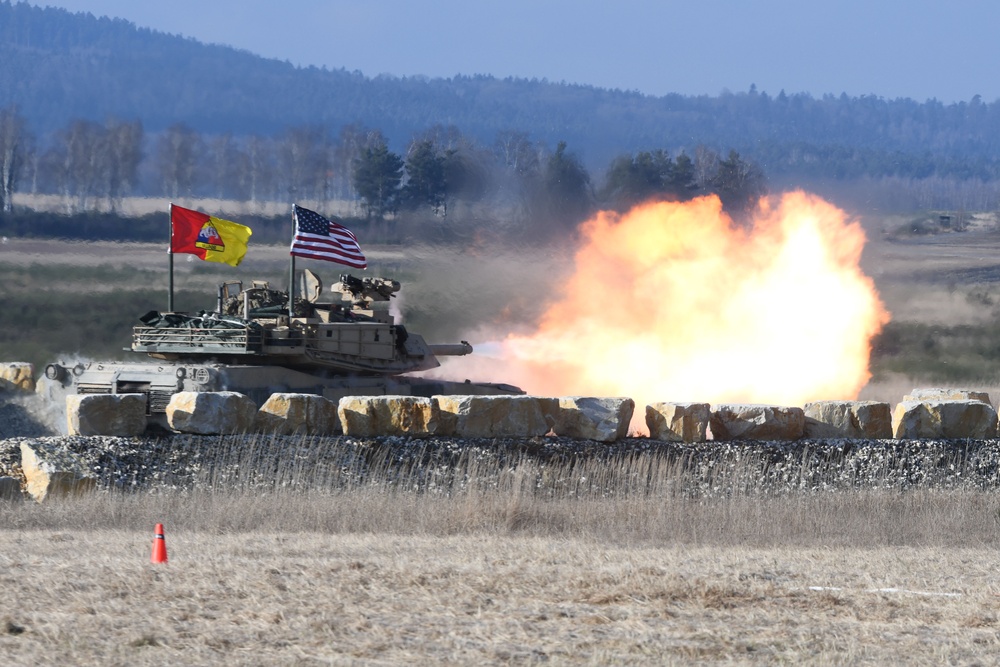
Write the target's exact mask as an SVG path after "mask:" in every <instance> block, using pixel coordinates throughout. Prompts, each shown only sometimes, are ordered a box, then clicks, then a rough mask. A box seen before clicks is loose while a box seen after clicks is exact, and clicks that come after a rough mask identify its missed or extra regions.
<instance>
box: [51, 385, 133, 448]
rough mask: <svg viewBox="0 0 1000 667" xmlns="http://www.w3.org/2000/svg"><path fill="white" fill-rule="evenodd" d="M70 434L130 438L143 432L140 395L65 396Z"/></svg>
mask: <svg viewBox="0 0 1000 667" xmlns="http://www.w3.org/2000/svg"><path fill="white" fill-rule="evenodd" d="M66 429H67V433H68V434H69V435H113V436H119V437H125V438H127V437H132V436H137V435H142V433H143V431H145V430H146V397H145V396H143V395H142V394H70V395H69V396H67V397H66Z"/></svg>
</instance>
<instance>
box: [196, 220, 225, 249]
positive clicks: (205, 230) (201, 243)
mask: <svg viewBox="0 0 1000 667" xmlns="http://www.w3.org/2000/svg"><path fill="white" fill-rule="evenodd" d="M194 245H195V247H196V248H204V249H205V250H215V251H216V252H222V251H223V250H225V249H226V244H225V243H223V241H222V236H221V235H220V234H219V230H217V229H216V228H215V225H213V224H212V223H211V222H206V223H205V224H204V225H202V226H201V231H199V232H198V238H197V239H196V240H195V242H194Z"/></svg>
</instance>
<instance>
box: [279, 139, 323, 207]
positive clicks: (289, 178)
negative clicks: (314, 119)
mask: <svg viewBox="0 0 1000 667" xmlns="http://www.w3.org/2000/svg"><path fill="white" fill-rule="evenodd" d="M328 143H329V142H328V141H327V139H326V133H325V132H324V131H323V128H321V127H319V126H316V125H301V126H298V127H292V128H289V129H288V130H287V131H286V132H285V134H284V136H283V137H282V139H281V140H280V141H279V143H278V164H279V166H280V173H281V175H282V178H283V181H284V182H283V184H282V185H283V189H284V190H285V191H286V192H287V193H288V196H289V197H290V199H291V200H292V201H294V200H296V199H300V198H311V199H322V198H323V193H324V192H325V190H326V187H325V185H324V183H325V180H326V172H327V168H328V167H327V159H328V157H327V150H326V147H327V144H328Z"/></svg>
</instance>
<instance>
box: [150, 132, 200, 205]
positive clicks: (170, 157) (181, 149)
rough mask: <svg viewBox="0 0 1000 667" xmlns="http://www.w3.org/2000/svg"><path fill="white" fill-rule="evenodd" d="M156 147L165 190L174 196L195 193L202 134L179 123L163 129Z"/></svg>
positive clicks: (161, 179)
mask: <svg viewBox="0 0 1000 667" xmlns="http://www.w3.org/2000/svg"><path fill="white" fill-rule="evenodd" d="M156 148H157V150H156V158H157V167H158V168H159V172H160V181H161V183H162V186H163V191H164V192H165V193H166V194H167V196H169V197H172V198H177V197H178V196H180V195H181V194H185V195H189V194H191V190H192V187H193V186H194V177H195V171H196V169H197V166H198V160H199V158H200V155H201V153H202V140H201V137H200V136H199V135H198V134H197V133H196V132H195V131H194V130H192V129H191V128H190V127H188V126H187V125H185V124H183V123H175V124H174V125H171V126H170V127H168V128H167V129H166V130H165V131H164V132H163V134H162V135H161V136H160V140H159V141H158V142H157V147H156Z"/></svg>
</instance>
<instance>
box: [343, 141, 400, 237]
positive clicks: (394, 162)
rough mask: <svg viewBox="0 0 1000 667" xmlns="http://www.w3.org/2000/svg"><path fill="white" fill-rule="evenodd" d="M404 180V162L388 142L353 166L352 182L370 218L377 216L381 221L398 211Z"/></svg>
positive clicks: (373, 148)
mask: <svg viewBox="0 0 1000 667" xmlns="http://www.w3.org/2000/svg"><path fill="white" fill-rule="evenodd" d="M402 180H403V159H402V158H401V157H399V156H398V155H396V154H395V153H393V152H391V151H390V150H389V147H388V146H387V145H386V144H385V142H380V143H378V144H376V145H374V146H369V147H367V148H365V149H364V151H363V152H362V153H361V156H360V157H359V158H358V159H357V160H356V161H355V163H354V175H353V181H354V189H355V191H357V193H358V196H359V197H360V198H361V200H362V202H363V203H364V206H365V214H366V216H367V217H368V218H371V217H372V215H375V216H376V217H378V218H380V219H381V218H384V217H385V216H386V215H387V214H389V213H395V212H396V208H397V205H398V201H399V185H400V182H401V181H402Z"/></svg>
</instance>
